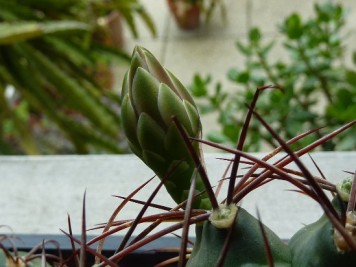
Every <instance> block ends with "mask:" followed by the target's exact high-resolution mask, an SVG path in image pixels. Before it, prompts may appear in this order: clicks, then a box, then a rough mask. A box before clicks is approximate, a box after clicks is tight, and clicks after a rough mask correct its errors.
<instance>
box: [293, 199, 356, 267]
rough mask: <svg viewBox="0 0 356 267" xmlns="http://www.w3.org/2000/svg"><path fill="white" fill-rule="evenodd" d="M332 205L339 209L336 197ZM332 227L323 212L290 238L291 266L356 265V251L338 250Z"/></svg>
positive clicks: (332, 266) (329, 266)
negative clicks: (314, 220) (318, 217)
mask: <svg viewBox="0 0 356 267" xmlns="http://www.w3.org/2000/svg"><path fill="white" fill-rule="evenodd" d="M332 203H333V205H334V206H335V208H336V209H337V210H338V211H340V205H339V201H338V199H334V200H333V202H332ZM334 240H335V239H334V227H333V226H332V224H331V223H330V221H329V219H328V218H327V216H326V215H325V214H324V215H322V216H321V218H320V219H319V220H317V221H316V222H314V223H312V224H309V225H306V226H305V227H303V228H302V229H301V230H299V231H298V232H297V233H296V234H295V235H294V236H293V237H292V238H291V240H290V242H289V247H290V249H291V253H292V266H293V267H321V266H322V267H335V266H339V267H351V266H356V252H355V251H349V252H340V251H339V250H338V249H337V247H336V245H335V241H334Z"/></svg>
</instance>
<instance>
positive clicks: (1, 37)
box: [0, 21, 89, 45]
mask: <svg viewBox="0 0 356 267" xmlns="http://www.w3.org/2000/svg"><path fill="white" fill-rule="evenodd" d="M78 30H79V31H83V30H89V27H88V25H87V24H84V23H81V22H75V21H57V22H42V23H39V22H38V23H36V22H16V23H6V22H1V23H0V45H8V44H13V43H17V42H21V41H26V40H29V39H33V38H38V37H40V36H43V35H46V34H54V33H61V32H69V31H78Z"/></svg>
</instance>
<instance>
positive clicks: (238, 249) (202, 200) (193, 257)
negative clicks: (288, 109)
mask: <svg viewBox="0 0 356 267" xmlns="http://www.w3.org/2000/svg"><path fill="white" fill-rule="evenodd" d="M267 88H270V86H266V87H263V88H259V89H258V90H257V91H256V94H255V97H254V100H253V101H252V104H251V107H250V108H249V111H248V114H247V116H246V119H245V125H244V128H243V130H242V132H241V137H240V139H239V143H238V146H237V149H229V148H226V147H223V146H220V145H218V144H213V143H211V142H207V141H204V140H201V139H200V138H201V123H200V119H199V114H198V111H197V109H196V105H195V104H194V101H193V99H192V98H191V96H190V95H189V93H188V92H187V90H186V89H185V88H184V87H183V85H182V84H181V83H180V82H179V81H178V79H177V78H176V77H175V76H174V75H173V74H171V73H170V72H169V71H167V70H166V69H164V68H163V67H162V66H161V65H160V63H159V62H158V60H157V59H156V58H155V57H154V56H153V55H152V54H151V53H150V52H149V51H148V50H146V49H144V48H141V47H136V48H135V49H134V52H133V56H132V62H131V67H130V69H129V71H128V72H127V74H126V76H125V79H124V83H123V90H122V121H123V126H124V129H125V132H126V135H127V138H128V140H129V144H130V147H131V149H132V151H133V152H134V153H135V154H136V155H137V156H138V157H139V158H141V159H142V161H143V162H144V163H146V164H147V166H149V167H150V168H151V169H152V170H153V171H154V172H155V173H156V174H157V176H159V178H160V179H161V180H162V183H164V185H165V186H166V188H167V191H168V193H169V194H170V195H171V196H172V198H173V199H174V200H175V201H176V202H177V203H178V204H181V203H182V202H184V201H186V203H187V204H186V206H185V211H184V213H179V212H178V213H176V214H177V215H176V217H175V218H180V219H181V220H182V222H180V223H177V224H176V225H174V227H171V228H167V229H166V230H164V231H162V232H161V233H159V234H156V235H154V236H155V238H158V237H159V236H160V235H161V234H162V235H163V234H164V233H168V232H170V231H172V230H176V229H179V228H183V237H182V247H181V255H180V257H179V263H180V266H184V265H185V264H186V266H192V267H197V266H198V267H199V266H228V267H229V266H243V267H247V266H249V267H252V266H256V267H257V266H293V267H304V266H323V267H329V266H336V265H337V266H356V238H355V236H356V230H355V228H356V215H355V212H354V208H355V202H356V183H354V182H353V181H354V180H356V178H355V179H352V180H345V182H344V183H343V184H342V185H339V186H335V185H333V184H331V183H329V182H326V181H324V180H322V179H319V180H318V179H316V178H315V177H314V176H312V175H311V174H310V173H309V171H308V170H307V169H306V168H305V166H304V165H303V164H302V163H301V162H300V160H299V157H300V156H302V155H303V154H305V153H307V152H309V151H310V150H311V149H313V148H314V147H316V146H318V145H321V144H323V143H325V142H327V141H328V140H330V139H331V138H333V137H334V136H336V135H338V134H339V133H341V132H343V131H345V130H347V129H348V128H350V127H352V126H354V125H355V124H356V121H352V122H350V123H349V124H347V125H345V126H343V127H341V128H339V129H338V130H336V131H334V132H333V133H330V134H329V135H326V136H324V137H321V138H320V139H319V140H317V141H315V142H314V143H312V144H310V145H309V146H307V147H305V148H303V149H302V150H300V151H297V152H294V151H292V150H291V149H290V147H289V145H292V144H293V143H294V142H296V141H298V140H299V139H302V138H304V137H306V136H308V135H309V134H311V133H313V131H310V132H308V133H304V134H301V135H299V136H297V137H295V138H293V139H291V140H289V141H287V142H285V141H283V140H281V138H280V137H279V136H278V134H277V133H276V132H274V131H273V129H271V127H270V126H269V125H268V124H267V123H266V122H265V121H264V120H263V118H261V116H259V115H258V113H256V112H255V111H254V107H255V104H256V101H257V98H258V95H259V93H260V92H262V91H263V90H264V89H267ZM252 115H255V117H256V118H257V119H258V120H260V122H261V123H262V124H263V125H264V127H265V128H266V129H267V130H268V131H269V132H270V134H271V135H272V136H273V138H274V139H275V140H276V141H277V142H278V143H279V144H280V147H279V148H277V149H275V151H273V152H272V153H271V154H270V155H268V156H266V157H265V158H264V159H262V160H261V159H257V158H255V157H253V156H251V155H249V154H247V153H244V152H242V148H243V143H244V138H245V137H246V133H247V129H248V125H249V121H250V119H251V117H252ZM201 143H206V144H209V145H211V146H214V147H216V148H219V149H222V150H224V151H226V152H230V153H233V154H234V155H235V159H234V160H233V167H232V171H231V176H230V179H229V183H230V184H229V189H228V194H227V198H226V199H225V200H224V201H223V204H221V205H220V206H218V205H217V200H216V198H215V196H214V195H211V194H210V193H209V192H210V191H211V186H210V184H209V180H208V178H207V176H205V175H203V174H204V172H199V174H200V175H199V177H198V179H197V183H196V185H195V180H196V179H195V177H194V175H195V174H196V173H197V170H198V171H200V170H201V167H203V169H204V164H203V155H202V152H201V149H200V145H199V144H201ZM281 150H285V152H286V153H287V157H285V158H284V159H283V160H281V161H277V162H276V163H275V164H270V163H267V160H268V159H269V158H271V157H273V156H274V155H276V154H277V153H279V152H280V151H281ZM241 157H244V158H246V159H248V160H250V161H251V162H252V163H253V164H254V165H252V167H250V170H249V171H248V172H247V173H246V174H245V175H243V177H242V178H241V179H240V180H239V182H238V183H237V184H236V185H235V179H236V174H237V170H238V166H239V162H240V158H241ZM290 162H294V163H296V165H297V166H298V167H299V168H300V170H301V171H300V172H293V175H292V174H291V173H290V172H289V171H288V170H286V169H285V166H286V165H287V164H289V163H290ZM260 168H264V170H263V171H260V172H256V171H257V170H258V169H260ZM276 177H277V178H276ZM193 178H194V179H193ZM274 179H283V180H286V181H288V182H290V183H291V184H293V185H294V186H296V187H297V188H298V189H299V191H301V192H303V193H305V194H306V195H308V196H310V197H312V198H313V199H315V200H316V201H318V202H319V203H320V205H321V207H322V208H323V209H324V211H325V214H324V215H323V216H322V217H321V218H320V219H319V220H318V221H317V222H315V223H312V224H310V225H306V226H305V227H304V228H302V229H301V230H300V231H298V232H297V233H296V234H295V235H294V236H293V237H292V238H291V240H290V242H289V243H288V244H286V243H285V242H283V241H282V240H281V239H280V238H279V237H278V236H277V235H276V234H275V233H274V232H273V231H272V230H270V229H269V228H268V227H267V226H265V225H263V224H262V222H261V221H260V219H259V218H255V217H254V216H252V215H251V214H249V213H248V212H247V211H246V210H244V209H243V208H242V207H240V206H238V203H239V202H240V200H242V199H243V197H244V196H245V195H246V194H248V193H249V192H251V191H252V190H254V189H255V188H257V187H260V186H263V185H264V184H265V183H267V182H270V181H273V180H274ZM353 184H355V185H353ZM192 190H193V191H194V190H195V198H194V195H192V194H191V193H190V192H192ZM324 190H330V191H332V192H333V193H334V194H336V197H335V198H334V200H333V201H332V202H330V200H329V199H328V198H327V197H326V195H325V193H324ZM188 192H189V193H188ZM204 192H208V193H207V194H203V195H199V196H198V197H197V194H198V193H199V194H202V193H204ZM129 200H131V199H127V200H126V201H129ZM150 201H152V200H150ZM150 203H151V202H148V203H146V204H145V206H144V208H147V207H148V206H149V205H150ZM345 203H346V204H347V205H348V207H347V209H346V211H345V208H343V207H344V205H345ZM195 208H199V209H200V210H199V211H197V210H194V209H195ZM142 214H143V213H142ZM171 215H172V213H171V211H168V212H167V214H166V216H167V220H168V218H171V217H170V216H171ZM140 216H143V215H140ZM164 216H165V215H159V217H157V218H159V221H162V220H164ZM141 219H142V217H138V218H136V219H135V222H134V223H139V221H140V220H141ZM142 220H143V219H142ZM145 220H147V218H146V219H145ZM151 220H153V221H154V218H153V217H152V218H151ZM155 223H157V221H156V222H155ZM158 223H159V222H158ZM193 223H195V224H196V237H197V239H196V242H195V244H194V247H193V250H192V253H191V254H190V257H189V260H188V261H187V262H186V253H187V252H186V246H187V244H186V243H187V233H188V229H189V226H190V224H193ZM110 226H111V225H110ZM149 228H154V227H153V226H152V227H149ZM120 229H123V228H120ZM150 231H151V229H147V232H144V234H142V236H141V237H140V238H143V237H144V236H145V235H147V234H148V233H149V232H150ZM126 239H127V240H128V237H127V238H126ZM149 240H152V238H151V239H148V238H147V239H142V240H140V239H137V241H136V242H137V243H133V247H139V245H138V244H140V245H141V244H142V245H143V244H145V242H146V243H147V242H149ZM122 248H123V250H122V251H120V252H118V254H117V255H115V256H113V257H112V258H111V259H112V260H119V259H120V258H121V257H122V255H123V254H124V252H129V251H132V249H133V248H132V247H130V246H128V247H127V248H124V246H122ZM340 264H341V265H340ZM101 266H102V265H101Z"/></svg>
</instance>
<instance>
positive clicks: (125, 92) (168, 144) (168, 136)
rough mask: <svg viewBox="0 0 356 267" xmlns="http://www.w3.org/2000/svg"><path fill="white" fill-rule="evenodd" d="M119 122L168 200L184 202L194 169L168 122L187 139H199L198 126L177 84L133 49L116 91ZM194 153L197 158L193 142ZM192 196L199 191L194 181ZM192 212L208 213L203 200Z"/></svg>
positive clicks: (195, 114)
mask: <svg viewBox="0 0 356 267" xmlns="http://www.w3.org/2000/svg"><path fill="white" fill-rule="evenodd" d="M121 108H122V110H121V116H122V123H123V128H124V131H125V133H126V136H127V139H128V142H129V145H130V148H131V150H132V152H133V153H135V154H136V155H137V156H138V157H140V158H141V159H142V161H143V162H144V163H145V164H146V165H147V166H148V167H150V168H151V169H152V170H153V171H154V172H155V173H156V174H157V176H158V177H159V178H161V179H163V178H165V177H166V176H167V175H169V177H168V179H167V180H166V181H165V187H166V189H167V191H168V192H169V194H170V195H171V196H172V198H173V199H174V200H175V201H176V202H177V203H180V202H182V201H184V200H186V198H187V195H188V191H189V187H190V182H191V178H192V175H193V173H194V169H195V165H194V162H193V160H192V158H191V155H190V154H189V151H188V150H187V148H186V145H185V143H184V141H183V139H182V137H181V136H180V134H179V131H178V129H177V127H176V125H175V124H174V123H173V121H172V116H175V117H176V118H177V119H178V121H179V122H180V123H181V124H182V126H183V127H184V129H185V131H186V132H187V134H188V135H189V136H191V137H196V138H200V137H201V122H200V117H199V114H198V110H197V108H196V105H195V103H194V101H193V99H192V97H191V96H190V94H189V92H188V91H187V90H186V89H185V87H184V86H183V85H182V84H181V83H180V81H179V80H178V79H177V78H176V77H175V76H174V75H173V74H172V73H170V72H169V71H168V70H166V69H165V68H163V67H162V66H161V64H160V63H159V62H158V60H157V59H156V58H155V57H154V56H153V55H152V54H151V53H150V52H149V51H148V50H146V49H144V48H142V47H136V48H135V49H134V51H133V55H132V60H131V66H130V69H129V70H128V72H127V73H126V75H125V78H124V82H123V88H122V107H121ZM194 148H195V150H196V152H197V153H198V155H199V156H200V158H201V159H202V154H201V152H200V147H199V145H198V144H197V143H195V144H194ZM196 190H197V193H198V192H202V191H204V186H203V184H202V182H201V180H200V179H198V183H197V188H196ZM194 207H195V208H205V209H210V202H209V200H208V199H207V197H206V196H205V195H203V196H200V197H198V198H197V199H196V201H195V203H194Z"/></svg>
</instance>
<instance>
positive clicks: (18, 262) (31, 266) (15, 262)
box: [0, 249, 52, 267]
mask: <svg viewBox="0 0 356 267" xmlns="http://www.w3.org/2000/svg"><path fill="white" fill-rule="evenodd" d="M8 253H9V254H10V256H8V255H6V253H5V252H4V251H3V250H1V249H0V267H41V266H43V262H42V260H41V259H40V258H35V259H32V260H30V261H26V262H24V260H23V259H24V258H25V256H26V255H27V252H23V251H18V252H17V253H18V254H17V256H16V257H15V255H13V253H11V252H8ZM12 257H14V258H12ZM46 264H47V266H48V267H51V266H52V265H50V264H49V263H46Z"/></svg>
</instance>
